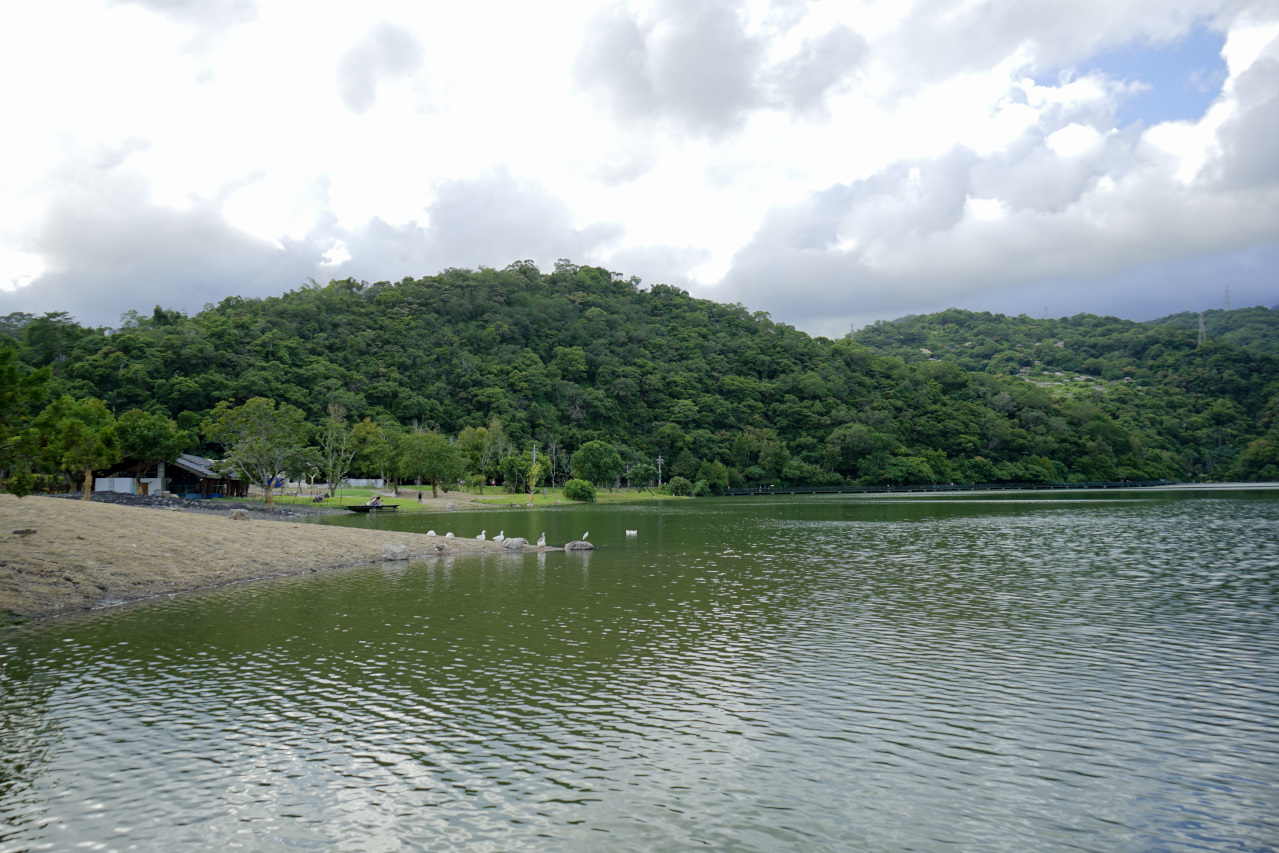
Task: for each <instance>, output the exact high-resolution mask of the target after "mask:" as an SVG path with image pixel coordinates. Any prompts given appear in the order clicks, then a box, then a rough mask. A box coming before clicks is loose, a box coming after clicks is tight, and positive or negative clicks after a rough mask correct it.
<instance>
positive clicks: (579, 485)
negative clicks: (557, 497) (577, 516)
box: [564, 480, 595, 504]
mask: <svg viewBox="0 0 1279 853" xmlns="http://www.w3.org/2000/svg"><path fill="white" fill-rule="evenodd" d="M564 497H566V498H568V499H569V500H571V501H583V502H584V503H588V504H590V503H595V487H594V486H592V485H591V484H590V483H588V482H586V481H585V480H569V481H568V482H567V483H565V484H564Z"/></svg>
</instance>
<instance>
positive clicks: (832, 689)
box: [0, 495, 1279, 853]
mask: <svg viewBox="0 0 1279 853" xmlns="http://www.w3.org/2000/svg"><path fill="white" fill-rule="evenodd" d="M613 511H614V512H615V510H613ZM637 512H649V513H654V514H655V515H652V516H641V519H640V522H639V523H640V525H641V528H642V529H647V530H652V529H655V528H658V527H659V526H660V528H661V530H662V531H664V532H663V533H662V535H661V536H656V535H654V536H650V537H649V538H648V539H646V538H645V537H644V536H641V537H640V538H639V539H638V541H636V542H634V543H627V542H626V541H625V540H622V539H621V538H620V536H619V537H618V541H617V542H616V543H610V542H609V541H608V539H607V533H605V535H604V536H603V537H602V538H603V541H602V543H601V547H600V550H599V551H596V552H595V553H594V554H590V555H585V556H584V555H576V554H551V555H543V556H542V557H540V558H538V557H532V556H530V557H519V558H513V559H512V558H509V557H505V556H497V555H494V556H491V557H484V558H474V559H470V560H463V559H457V560H452V561H449V560H446V561H440V562H428V563H414V564H411V565H409V566H408V567H407V568H406V567H404V566H403V565H400V564H396V565H390V564H388V566H386V567H380V566H374V567H362V568H353V569H349V570H342V571H339V572H333V573H325V574H320V575H310V576H305V577H302V578H291V579H285V580H281V581H276V582H269V583H263V584H259V585H255V586H252V587H243V588H236V589H227V590H219V591H213V592H209V593H203V594H199V595H192V596H187V597H177V598H174V599H172V600H169V601H166V602H163V603H161V604H152V605H148V606H144V607H130V608H121V609H119V610H116V611H109V612H105V613H99V614H95V615H92V616H87V617H83V618H77V619H71V620H65V621H61V622H57V623H48V624H44V625H38V626H32V627H29V628H25V629H21V630H18V631H12V632H10V633H9V634H6V635H3V636H0V656H2V661H0V662H2V663H3V669H0V815H2V816H3V821H0V825H2V826H0V853H17V851H35V850H70V849H80V848H85V849H95V850H121V851H124V850H144V851H146V850H156V851H159V850H166V851H172V850H209V849H228V850H254V851H261V850H289V851H296V850H379V851H418V850H429V851H435V850H459V849H465V850H468V851H470V850H477V851H535V850H537V851H540V850H548V851H549V850H554V851H564V850H567V851H576V850H582V851H585V850H600V849H616V850H645V851H682V850H690V849H713V850H724V851H779V850H794V851H801V850H802V851H847V850H934V849H944V848H952V849H967V850H976V849H980V850H991V851H1025V850H1037V851H1057V850H1061V851H1079V850H1096V851H1102V850H1105V851H1113V850H1119V851H1129V850H1131V851H1153V850H1157V851H1181V850H1187V851H1189V850H1238V851H1265V850H1274V849H1276V848H1279V501H1277V500H1274V499H1273V498H1272V497H1267V496H1265V495H1261V496H1252V497H1211V496H1195V497H1193V498H1186V499H1179V500H1166V499H1146V500H1114V501H1097V500H1088V501H1072V500H1063V499H1056V500H1034V501H1015V502H1010V501H1007V500H1005V501H997V502H991V503H983V502H981V501H972V500H968V501H955V502H949V501H922V500H921V501H898V502H891V501H851V500H839V501H835V500H825V501H810V502H800V501H794V500H791V501H789V502H781V501H778V502H773V503H761V504H742V503H733V502H731V501H718V502H717V501H706V502H700V501H699V502H697V503H696V504H694V505H692V506H689V505H687V504H684V505H681V506H680V508H679V512H678V513H677V512H676V511H674V510H671V509H669V508H655V509H652V510H649V509H648V508H647V507H646V508H643V509H642V510H637ZM657 514H660V515H661V517H660V518H658V516H657ZM659 521H660V525H659ZM645 522H649V523H648V524H645ZM625 523H626V524H627V525H628V526H634V525H635V524H636V522H635V521H634V516H628V517H626V521H625ZM596 527H598V528H600V529H603V530H605V531H607V529H608V528H607V525H606V524H598V525H595V527H593V528H592V529H593V530H594V529H595V528H596ZM595 538H596V535H595V534H594V533H593V535H592V539H595Z"/></svg>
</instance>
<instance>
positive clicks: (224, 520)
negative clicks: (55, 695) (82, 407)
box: [0, 495, 559, 618]
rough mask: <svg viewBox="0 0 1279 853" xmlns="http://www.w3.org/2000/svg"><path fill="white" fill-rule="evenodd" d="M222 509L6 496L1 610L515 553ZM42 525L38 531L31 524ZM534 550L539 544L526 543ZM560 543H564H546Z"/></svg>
mask: <svg viewBox="0 0 1279 853" xmlns="http://www.w3.org/2000/svg"><path fill="white" fill-rule="evenodd" d="M228 515H229V513H228V512H227V511H226V510H223V511H221V512H199V511H193V510H187V509H181V508H179V509H149V508H143V507H137V506H120V505H113V504H109V503H102V502H98V501H78V500H66V499H62V498H52V497H27V498H22V499H21V500H19V499H18V498H15V497H13V496H12V495H0V613H3V612H7V613H8V614H9V616H10V617H12V616H13V614H20V615H21V616H25V617H29V618H42V617H48V616H56V615H60V614H64V613H69V612H72V611H76V610H86V609H90V608H94V607H102V606H106V605H111V604H119V603H122V602H126V601H137V600H140V599H146V598H153V597H155V596H158V595H166V594H169V593H174V592H180V591H186V590H193V589H201V588H206V587H215V586H222V585H225V584H231V583H239V582H241V581H247V580H255V579H259V578H267V577H278V576H281V575H291V574H301V573H304V572H312V571H317V570H320V569H330V568H337V567H340V566H351V565H356V564H359V563H373V562H379V561H380V560H381V559H382V547H383V546H384V545H404V546H407V548H408V551H409V555H410V557H412V558H415V559H416V558H421V557H428V556H429V557H435V556H440V555H441V552H440V551H439V550H438V549H437V546H439V545H443V546H444V548H445V550H444V551H443V553H444V554H447V555H467V554H484V553H499V552H501V553H510V552H509V551H508V550H507V549H505V548H503V547H502V545H501V544H500V543H497V542H492V541H486V542H480V541H477V540H475V539H445V538H444V537H443V536H426V535H424V534H419V533H397V532H391V531H384V530H357V529H353V528H347V527H329V526H325V525H318V524H305V523H298V522H290V521H267V520H263V519H262V517H260V516H259V517H255V518H252V519H250V520H247V521H244V520H241V521H236V520H232V519H230V518H228ZM26 530H34V531H35V532H34V533H24V532H22V531H26ZM525 550H526V551H533V552H536V551H538V550H539V549H538V548H536V547H533V546H526V547H525ZM542 550H559V549H542Z"/></svg>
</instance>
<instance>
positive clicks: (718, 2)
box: [577, 0, 761, 135]
mask: <svg viewBox="0 0 1279 853" xmlns="http://www.w3.org/2000/svg"><path fill="white" fill-rule="evenodd" d="M739 6H740V4H739V3H738V2H735V0H693V2H681V3H676V2H670V3H667V4H665V5H664V6H663V8H662V9H661V13H660V17H659V18H658V19H657V20H655V21H653V22H647V23H642V22H641V21H640V20H639V18H638V16H637V15H636V14H635V13H633V12H631V11H630V10H629V9H628V8H627V7H626V6H624V5H621V4H618V5H614V6H612V7H609V8H608V9H606V10H605V11H604V12H603V13H601V14H600V15H599V16H597V17H596V18H595V19H594V20H593V21H592V22H591V23H590V24H589V25H588V27H587V34H586V36H585V38H584V41H583V45H582V49H581V52H580V54H579V56H578V60H577V74H578V79H579V82H580V83H581V84H582V85H583V86H584V87H585V88H586V89H588V90H590V91H593V92H595V93H596V94H598V95H600V96H601V97H602V99H603V100H604V101H605V103H606V104H607V105H608V106H609V108H610V109H611V110H612V111H613V112H614V113H615V114H616V115H618V116H619V117H622V118H626V119H639V120H650V119H668V120H671V121H672V122H673V123H675V124H676V125H678V126H680V127H681V128H683V129H685V130H687V131H689V132H692V133H695V134H708V135H715V134H718V133H722V132H724V131H727V130H732V129H735V128H736V127H738V126H739V125H740V123H741V121H742V116H743V114H744V113H745V112H746V111H747V110H748V109H750V108H751V107H753V106H755V105H756V102H757V96H756V93H755V87H754V75H755V68H756V66H757V64H758V61H759V57H760V54H761V45H760V43H759V42H758V41H757V40H755V39H753V38H751V37H750V36H748V35H747V33H746V31H745V29H744V26H743V22H742V20H741V12H740V9H739Z"/></svg>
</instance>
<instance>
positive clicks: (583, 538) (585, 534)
mask: <svg viewBox="0 0 1279 853" xmlns="http://www.w3.org/2000/svg"><path fill="white" fill-rule="evenodd" d="M590 535H591V531H589V530H588V531H586V532H585V533H583V534H582V541H583V542H585V541H586V537H587V536H590Z"/></svg>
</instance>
